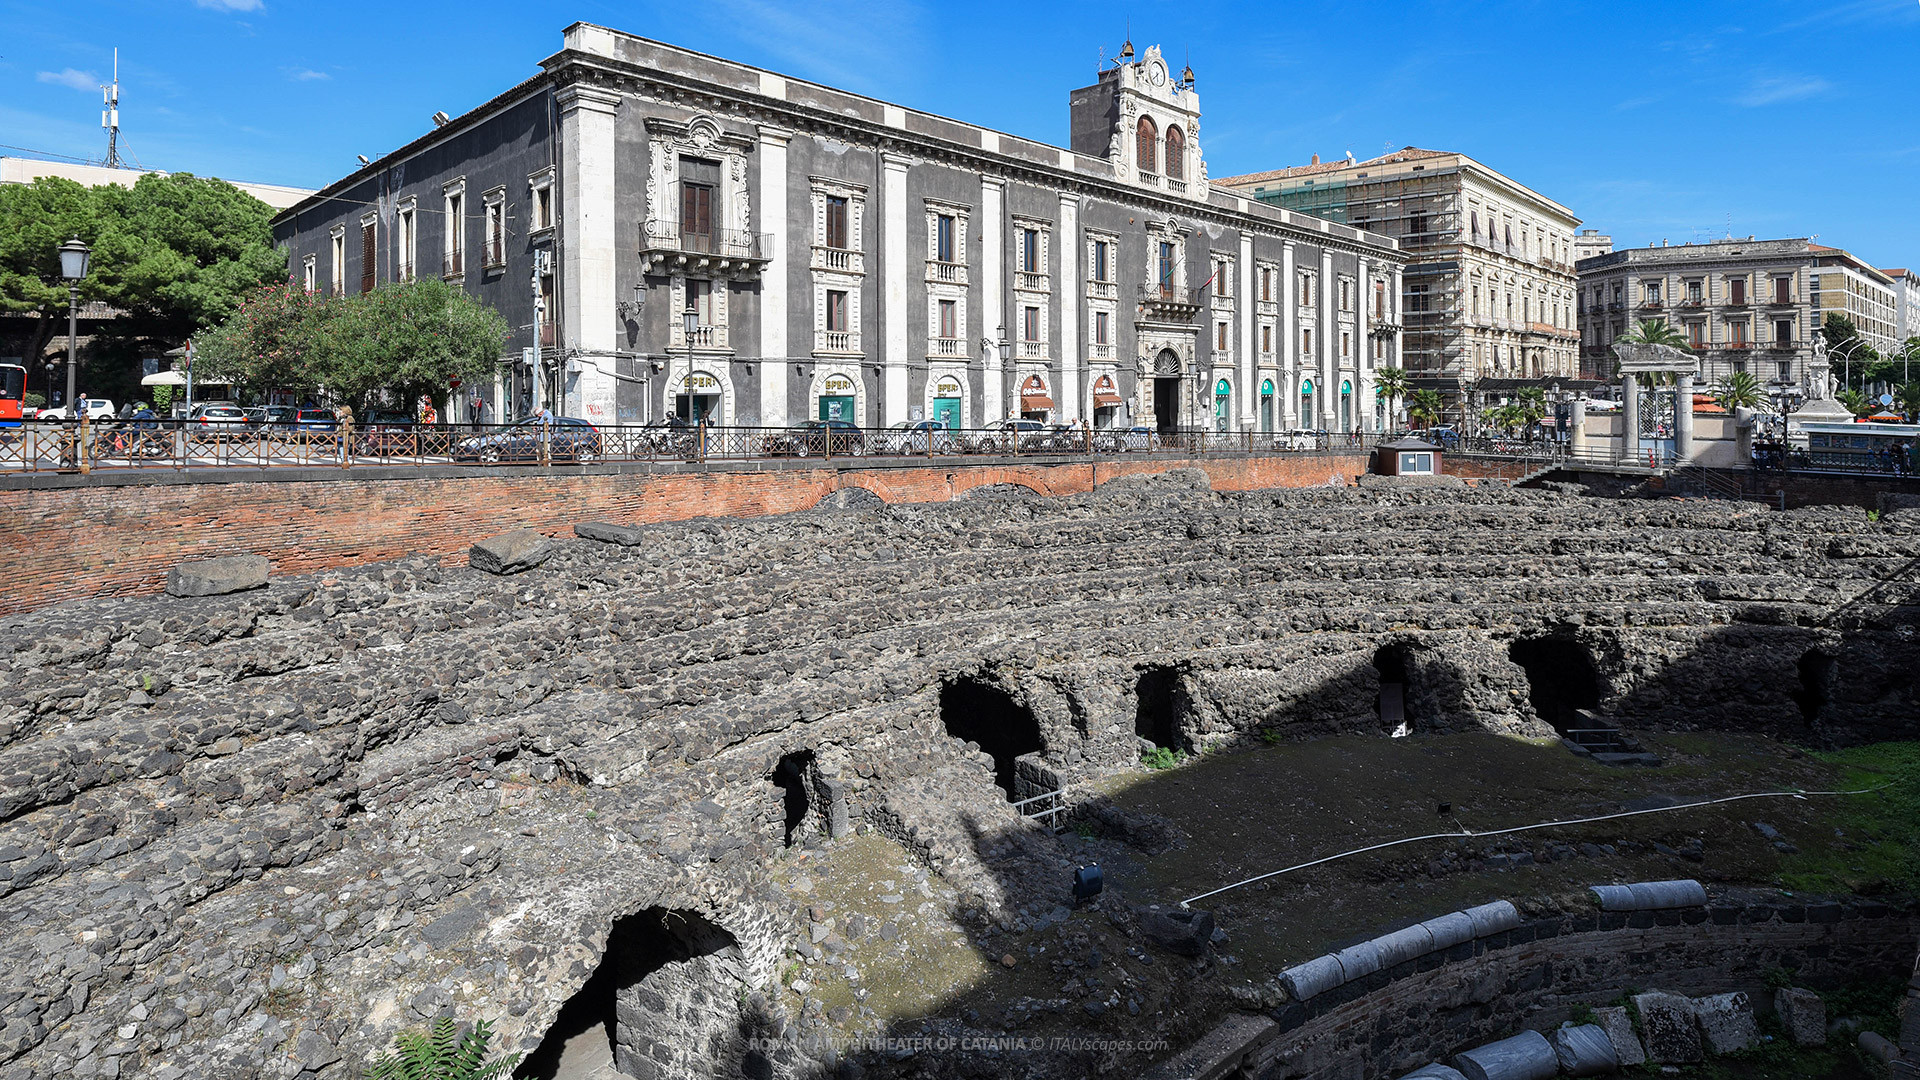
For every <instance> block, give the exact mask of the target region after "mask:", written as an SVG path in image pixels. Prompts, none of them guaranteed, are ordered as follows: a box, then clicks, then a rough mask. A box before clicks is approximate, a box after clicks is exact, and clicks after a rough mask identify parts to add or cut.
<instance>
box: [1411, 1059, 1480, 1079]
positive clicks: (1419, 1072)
mask: <svg viewBox="0 0 1920 1080" xmlns="http://www.w3.org/2000/svg"><path fill="white" fill-rule="evenodd" d="M1400 1080H1467V1078H1466V1077H1464V1076H1461V1075H1460V1070H1459V1069H1455V1068H1452V1067H1450V1066H1447V1065H1442V1064H1440V1063H1439V1062H1437V1061H1436V1062H1434V1063H1433V1064H1431V1065H1422V1066H1420V1067H1419V1068H1417V1069H1415V1070H1413V1071H1412V1072H1410V1073H1408V1074H1407V1075H1405V1076H1403V1077H1401V1078H1400Z"/></svg>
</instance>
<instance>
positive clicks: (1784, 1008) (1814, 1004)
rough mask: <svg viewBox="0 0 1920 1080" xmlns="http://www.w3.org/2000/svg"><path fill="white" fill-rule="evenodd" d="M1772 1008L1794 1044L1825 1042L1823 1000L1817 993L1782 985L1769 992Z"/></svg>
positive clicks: (1812, 1044) (1806, 1044)
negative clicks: (1771, 993)
mask: <svg viewBox="0 0 1920 1080" xmlns="http://www.w3.org/2000/svg"><path fill="white" fill-rule="evenodd" d="M1773 1011H1774V1013H1775V1014H1776V1015H1778V1016H1779V1017H1780V1026H1781V1027H1784V1028H1786V1029H1787V1037H1788V1038H1790V1039H1792V1040H1793V1042H1794V1045H1796V1046H1825V1045H1826V1044H1827V1003H1826V1002H1824V1001H1821V1000H1820V995H1819V994H1816V993H1814V992H1813V991H1811V990H1803V989H1801V988H1800V987H1798V986H1786V987H1782V988H1780V989H1778V990H1775V991H1774V992H1773Z"/></svg>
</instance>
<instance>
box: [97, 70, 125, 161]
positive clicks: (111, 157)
mask: <svg viewBox="0 0 1920 1080" xmlns="http://www.w3.org/2000/svg"><path fill="white" fill-rule="evenodd" d="M100 89H101V91H103V96H104V97H105V98H106V107H105V108H103V109H101V110H100V126H101V127H103V128H106V129H107V161H106V165H107V168H109V169H118V168H120V50H119V49H118V48H115V49H114V50H113V82H112V84H110V85H107V86H103V87H101V88H100Z"/></svg>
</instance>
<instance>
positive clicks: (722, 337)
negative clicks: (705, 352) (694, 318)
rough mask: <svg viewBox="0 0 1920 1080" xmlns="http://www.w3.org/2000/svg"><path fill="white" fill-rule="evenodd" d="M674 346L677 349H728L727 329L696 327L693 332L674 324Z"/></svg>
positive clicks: (721, 327) (720, 327) (722, 327)
mask: <svg viewBox="0 0 1920 1080" xmlns="http://www.w3.org/2000/svg"><path fill="white" fill-rule="evenodd" d="M671 337H672V346H673V347H674V348H676V349H726V348H729V347H730V346H729V345H728V342H727V328H726V327H724V326H695V327H693V328H692V329H691V330H689V329H686V328H684V327H682V326H680V325H679V324H678V323H675V324H674V327H673V333H672V335H671Z"/></svg>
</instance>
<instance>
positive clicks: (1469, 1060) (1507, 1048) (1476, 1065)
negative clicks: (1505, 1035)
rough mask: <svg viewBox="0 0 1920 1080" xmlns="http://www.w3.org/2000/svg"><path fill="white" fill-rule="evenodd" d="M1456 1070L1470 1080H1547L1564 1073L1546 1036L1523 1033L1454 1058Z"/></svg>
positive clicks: (1534, 1032)
mask: <svg viewBox="0 0 1920 1080" xmlns="http://www.w3.org/2000/svg"><path fill="white" fill-rule="evenodd" d="M1453 1067H1454V1068H1456V1069H1459V1070H1460V1074H1461V1075H1462V1076H1465V1077H1466V1078H1467V1080H1547V1078H1548V1077H1550V1076H1552V1075H1553V1074H1554V1073H1556V1072H1558V1071H1560V1059H1559V1057H1557V1056H1556V1055H1555V1054H1554V1052H1553V1044H1552V1043H1550V1042H1548V1041H1547V1037H1546V1036H1545V1035H1542V1034H1540V1033H1539V1032H1537V1031H1523V1032H1521V1033H1520V1034H1518V1035H1515V1036H1514V1037H1513V1038H1511V1039H1501V1040H1500V1041H1499V1042H1494V1043H1488V1044H1487V1045H1485V1046H1476V1047H1474V1048H1473V1049H1471V1050H1467V1051H1464V1052H1462V1053H1459V1054H1456V1055H1454V1058H1453Z"/></svg>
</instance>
